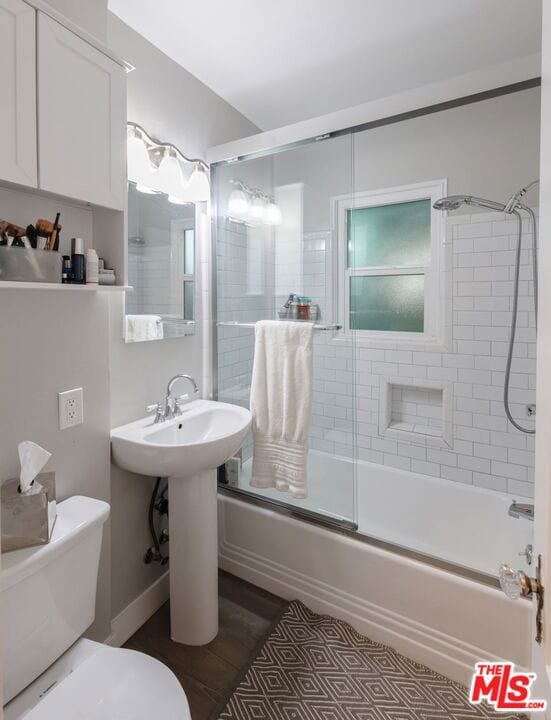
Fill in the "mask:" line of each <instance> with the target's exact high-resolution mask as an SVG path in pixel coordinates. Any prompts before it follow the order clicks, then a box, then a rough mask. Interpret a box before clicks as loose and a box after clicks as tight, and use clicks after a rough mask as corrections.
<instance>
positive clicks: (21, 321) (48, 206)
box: [0, 0, 256, 640]
mask: <svg viewBox="0 0 551 720" xmlns="http://www.w3.org/2000/svg"><path fill="white" fill-rule="evenodd" d="M53 5H54V6H55V7H56V8H57V9H59V10H60V11H61V12H67V15H68V17H70V19H71V20H73V21H74V22H76V23H78V24H79V25H81V26H82V27H83V29H85V30H87V31H88V32H90V33H92V34H95V35H97V36H100V37H101V36H102V35H105V31H102V27H104V28H105V27H106V26H107V9H106V2H105V1H104V0H94V1H93V2H88V1H86V2H78V3H74V2H72V1H71V2H69V0H54V3H53ZM109 43H110V45H111V46H112V49H113V50H114V51H115V52H116V53H118V54H119V55H121V56H122V57H124V58H125V59H127V60H128V61H130V62H131V63H132V64H133V65H135V66H136V70H135V71H134V72H133V73H131V74H130V75H129V76H128V99H129V102H128V107H129V117H131V119H133V120H135V121H137V122H139V123H140V124H143V125H144V127H146V128H147V129H148V130H149V131H150V132H151V133H152V134H154V135H158V136H159V137H160V138H162V139H166V140H170V141H172V142H174V143H175V144H177V145H179V146H180V147H181V149H182V150H183V151H184V152H186V153H189V154H190V155H191V156H205V154H206V148H207V147H208V146H210V145H213V144H216V143H220V142H225V141H227V140H231V139H235V138H237V137H241V136H244V135H249V134H251V133H253V132H255V130H256V128H255V127H254V126H253V125H251V123H250V122H249V121H247V120H246V119H245V118H243V117H242V116H241V115H240V114H239V113H238V112H236V111H235V110H234V109H233V108H231V107H230V106H229V105H228V104H227V103H225V102H224V101H222V100H221V99H220V98H219V97H217V96H216V95H215V94H214V93H213V92H211V91H210V90H209V89H208V88H206V87H205V86H204V85H202V84H201V83H200V82H198V81H197V80H196V79H195V78H194V77H192V76H191V75H189V73H187V72H186V71H185V70H183V69H182V68H181V67H180V66H178V65H176V64H175V63H173V62H172V61H170V60H169V59H168V58H167V57H165V56H164V55H163V54H162V53H160V52H159V51H157V50H156V49H155V48H154V47H153V46H151V45H150V44H149V43H147V42H146V41H145V40H143V39H142V38H141V37H140V36H138V35H137V34H136V33H134V32H133V31H132V30H130V29H128V28H127V27H126V26H124V25H123V23H121V22H120V21H118V20H117V19H116V18H110V22H109ZM58 209H60V210H61V221H62V223H63V233H62V242H63V243H67V242H68V240H69V238H70V237H71V236H74V235H80V236H82V237H84V238H85V240H88V239H90V238H91V237H92V233H93V212H91V211H90V209H87V208H85V207H83V206H79V205H78V204H75V203H66V202H60V201H59V200H56V199H55V198H52V197H49V198H46V197H41V196H39V195H37V194H36V193H20V192H15V191H14V190H13V189H6V188H2V189H0V218H2V219H9V220H11V221H13V222H17V223H19V224H22V225H27V224H28V223H29V222H34V221H35V220H36V219H37V218H39V217H50V218H53V217H54V216H55V212H56V210H58ZM66 247H67V245H65V246H64V249H65V248H66ZM0 292H1V302H2V320H1V322H0V347H1V352H0V378H1V379H0V405H1V407H2V415H1V418H2V419H1V426H0V457H1V458H2V468H1V478H0V480H3V479H5V478H9V477H13V476H14V475H16V473H17V472H18V459H17V443H18V442H20V441H21V440H24V439H30V440H34V441H36V442H38V443H40V444H42V445H44V446H45V447H46V448H47V449H48V450H50V451H51V452H52V453H53V458H52V460H51V461H50V464H49V467H50V468H51V469H54V470H56V473H57V489H58V497H59V499H64V498H65V497H67V496H69V495H72V494H75V493H79V494H82V495H90V496H93V497H98V498H101V499H103V500H106V501H108V502H111V504H112V511H111V521H110V526H111V528H112V531H113V543H112V545H111V541H110V535H109V533H110V529H109V526H106V529H105V536H104V537H105V540H104V544H103V555H102V560H101V566H100V578H99V588H98V600H97V611H96V622H95V624H94V627H93V628H92V630H91V631H90V635H91V636H92V637H94V638H96V639H100V640H103V639H105V638H106V637H107V635H108V634H109V632H110V620H111V618H112V617H113V616H114V615H116V614H117V613H118V612H119V611H120V610H121V609H122V608H124V607H125V606H126V605H127V604H128V603H129V602H131V601H132V600H133V599H134V598H135V597H136V596H137V595H139V594H140V593H141V592H142V591H143V590H144V589H145V588H146V587H147V586H148V585H149V584H150V583H151V582H153V580H154V579H155V578H156V577H157V576H158V574H159V572H158V568H156V567H151V566H147V567H146V566H144V565H143V563H142V555H143V552H144V550H145V548H146V547H147V546H148V545H149V544H150V541H149V537H148V532H147V504H148V499H149V493H150V490H151V485H152V482H151V481H150V480H148V479H146V478H142V477H135V476H132V475H129V474H126V473H122V472H121V471H118V470H117V469H116V468H111V466H110V441H109V432H110V429H111V427H114V426H115V425H117V424H121V423H124V422H126V421H128V420H131V419H135V418H138V417H140V416H142V415H143V412H144V406H145V404H146V403H148V402H151V401H152V400H156V399H158V398H159V397H160V395H161V393H162V390H163V388H164V387H165V385H166V382H167V380H168V379H169V378H170V377H171V376H172V375H173V374H175V373H176V372H178V371H182V370H185V371H188V372H191V374H193V375H195V376H196V377H197V378H201V373H202V368H201V360H202V358H201V347H202V346H201V336H200V334H198V335H197V336H195V337H193V338H187V339H178V340H167V341H164V342H152V343H138V344H134V345H128V346H127V345H125V344H124V343H123V341H122V320H123V299H122V297H121V296H120V295H119V294H118V293H113V294H112V295H111V296H110V298H109V299H108V298H107V294H102V293H101V292H100V293H98V294H93V293H86V294H82V295H78V294H77V292H76V291H75V292H74V293H66V292H63V291H37V290H32V291H25V290H4V289H2V290H0ZM74 387H83V389H84V405H85V407H84V417H85V421H84V424H83V425H82V426H79V427H77V428H73V429H70V430H66V431H63V432H60V431H59V430H58V417H57V413H58V409H57V393H58V392H60V391H63V390H68V389H71V388H74ZM111 470H112V474H111ZM111 490H112V491H113V492H111ZM111 579H112V580H113V589H112V592H111Z"/></svg>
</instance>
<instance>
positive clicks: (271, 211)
mask: <svg viewBox="0 0 551 720" xmlns="http://www.w3.org/2000/svg"><path fill="white" fill-rule="evenodd" d="M262 220H263V222H264V224H265V225H281V223H282V222H283V218H282V216H281V210H280V209H279V206H278V205H276V203H275V202H273V201H272V202H270V203H268V204H267V205H266V207H265V209H264V215H263V217H262Z"/></svg>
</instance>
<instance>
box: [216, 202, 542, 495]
mask: <svg viewBox="0 0 551 720" xmlns="http://www.w3.org/2000/svg"><path fill="white" fill-rule="evenodd" d="M261 233H264V234H263V235H262V236H260V234H261ZM446 235H447V241H448V243H450V247H449V251H450V263H451V267H450V273H449V275H448V277H449V279H448V280H447V282H448V283H451V287H450V288H449V290H450V292H449V293H448V301H447V302H448V305H449V307H448V308H447V311H448V315H449V316H450V318H451V324H452V332H451V338H450V344H449V350H447V351H446V352H442V351H436V350H434V349H430V348H423V347H422V346H418V347H415V348H412V347H409V348H404V347H400V346H399V345H397V344H392V343H388V345H387V344H381V343H380V342H377V344H374V343H369V342H368V341H366V340H362V339H360V337H359V336H358V337H357V338H356V340H355V342H347V341H344V340H342V339H341V338H339V336H338V335H333V334H328V333H321V332H320V333H316V336H315V350H314V403H313V414H312V424H311V432H310V446H311V447H312V448H314V449H317V450H322V451H324V452H328V453H332V454H336V455H342V456H344V457H357V458H358V460H360V461H363V460H365V461H369V462H374V463H379V464H384V465H388V466H392V467H397V468H400V469H403V470H409V471H412V472H418V473H423V474H427V475H431V476H435V477H442V478H445V479H448V480H454V481H457V482H463V483H468V484H473V485H477V486H480V487H485V488H488V489H490V490H497V491H507V492H510V493H512V494H515V495H519V496H526V497H531V496H532V495H533V473H534V441H533V436H530V435H525V434H523V433H520V432H519V431H518V430H516V429H515V428H513V427H512V426H511V424H510V423H508V421H507V419H506V417H505V412H504V409H503V402H502V398H503V382H504V373H505V361H506V353H507V345H508V336H509V326H510V318H511V308H512V298H513V277H514V256H515V247H516V223H515V221H514V219H512V218H510V217H509V216H506V215H504V214H500V213H476V214H473V215H460V216H450V217H449V218H448V221H447V232H446ZM301 242H302V244H303V248H302V274H301V276H300V277H301V279H302V286H301V287H296V284H297V275H296V273H293V274H290V275H289V278H290V282H291V281H292V282H293V286H292V287H291V286H289V288H288V292H297V293H300V294H307V295H309V296H310V297H312V299H313V301H314V302H316V303H317V304H318V305H319V307H320V310H321V314H322V318H323V320H325V321H328V322H329V321H332V320H334V319H335V318H334V317H333V316H332V308H330V307H328V304H330V303H329V301H328V298H329V288H330V287H331V283H332V275H331V270H332V267H331V266H332V253H331V232H329V231H324V232H316V233H310V234H305V235H304V236H303V239H302V241H301ZM252 243H256V246H255V252H256V255H255V258H256V260H255V262H256V263H257V267H256V270H254V267H251V262H250V254H251V253H250V248H251V244H252ZM258 244H261V245H262V257H261V259H260V260H259V256H258ZM530 246H531V236H530V233H529V231H528V224H527V223H526V224H525V232H524V236H523V248H524V249H523V251H522V256H521V261H522V262H521V275H520V293H519V316H518V329H517V340H516V345H515V355H514V361H513V371H512V374H511V390H510V401H511V409H512V412H513V416H514V417H515V418H516V419H517V420H518V421H519V422H521V424H523V425H525V426H528V427H533V425H534V423H533V421H532V420H530V419H529V418H527V417H526V405H527V404H528V403H534V402H535V366H536V359H535V358H536V342H535V340H536V337H535V318H534V313H533V304H532V303H533V283H532V266H531V252H530ZM248 257H249V261H248ZM278 257H281V253H280V252H279V253H276V252H275V251H274V239H273V238H272V237H271V234H270V232H269V231H266V230H264V231H261V230H260V229H257V228H248V227H246V226H244V225H237V224H235V223H224V225H223V226H221V227H220V228H219V232H218V242H217V273H218V275H217V304H218V319H219V320H242V321H249V322H250V321H254V320H258V319H262V318H275V317H276V316H277V308H278V307H279V306H280V305H281V304H282V302H284V300H285V297H286V295H284V294H281V295H276V294H275V293H276V287H277V291H278V292H281V291H282V289H283V288H282V284H281V273H279V275H277V276H278V278H279V279H278V282H277V286H276V283H275V280H274V278H275V277H276V274H277V273H276V271H275V264H276V260H277V258H278ZM258 264H260V265H261V266H262V267H261V270H260V272H261V275H262V281H261V288H260V286H259V284H258V282H256V281H255V282H254V283H253V284H252V285H253V287H254V288H255V289H256V294H251V293H247V287H250V286H251V282H250V279H249V281H247V273H248V272H249V273H250V272H252V271H255V272H258V271H259V270H258ZM247 282H248V284H247ZM259 288H260V289H259ZM253 352H254V333H253V332H252V331H251V330H240V329H237V328H219V330H218V346H217V359H218V393H219V397H220V399H221V400H226V401H228V402H237V403H240V404H244V405H247V404H248V399H249V388H250V379H251V371H252V361H253ZM381 377H383V378H389V377H392V378H396V377H403V378H405V379H409V380H412V379H416V378H417V379H419V380H438V381H441V382H447V383H451V385H452V398H453V445H452V446H451V447H449V448H448V447H446V448H441V447H436V446H431V444H430V438H429V439H426V440H425V442H424V444H417V443H415V442H410V441H399V440H395V439H389V438H386V437H385V438H383V437H381V435H380V434H379V422H378V418H379V402H380V401H381V399H380V390H379V388H380V382H381ZM431 401H434V402H436V400H435V398H432V399H431ZM429 406H430V403H429ZM426 407H427V404H426V403H424V402H421V401H419V404H418V405H417V406H416V403H415V402H408V403H407V415H408V419H409V420H410V421H411V422H413V421H414V419H415V417H419V418H423V417H424V415H423V413H424V409H423V408H426ZM250 452H251V446H250V441H249V443H248V444H247V446H246V448H245V454H246V455H250Z"/></svg>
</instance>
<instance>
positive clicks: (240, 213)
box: [228, 188, 251, 218]
mask: <svg viewBox="0 0 551 720" xmlns="http://www.w3.org/2000/svg"><path fill="white" fill-rule="evenodd" d="M250 207H251V203H250V200H249V198H248V196H247V193H246V192H245V191H244V190H241V188H236V189H235V190H232V191H231V194H230V199H229V200H228V214H229V215H231V216H232V217H238V218H240V217H245V216H247V215H248V214H249V209H250Z"/></svg>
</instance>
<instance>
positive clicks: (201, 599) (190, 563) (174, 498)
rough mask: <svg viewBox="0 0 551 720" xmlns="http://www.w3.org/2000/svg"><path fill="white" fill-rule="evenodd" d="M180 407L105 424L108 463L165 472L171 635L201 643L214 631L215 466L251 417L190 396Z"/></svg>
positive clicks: (241, 410)
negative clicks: (157, 417) (162, 416)
mask: <svg viewBox="0 0 551 720" xmlns="http://www.w3.org/2000/svg"><path fill="white" fill-rule="evenodd" d="M181 410H182V414H181V415H179V416H178V417H174V418H172V419H170V420H165V421H163V422H160V423H154V422H153V420H152V419H151V417H147V418H143V419H141V420H137V421H136V422H132V423H129V424H128V425H123V426H121V427H118V428H116V429H115V430H112V431H111V447H112V452H113V460H114V462H115V463H116V464H117V465H118V466H119V467H121V468H123V469H124V470H129V471H130V472H134V473H138V474H140V475H151V476H153V477H167V478H168V507H169V510H168V513H169V517H168V521H169V533H170V623H171V633H170V634H171V637H172V639H173V640H175V641H176V642H181V643H185V644H186V645H205V644H206V643H208V642H210V641H211V640H212V639H213V638H214V637H216V635H217V633H218V520H217V498H216V489H217V478H216V468H217V467H218V466H219V465H222V464H223V463H224V462H226V460H228V459H229V458H230V457H231V456H232V455H233V454H234V453H235V452H236V451H237V450H238V449H239V448H240V447H241V444H242V443H243V440H244V439H245V436H246V434H247V431H248V429H249V427H250V424H251V414H250V412H249V411H248V410H246V409H245V408H242V407H239V406H237V405H229V404H227V403H219V402H211V401H208V400H195V401H193V402H190V403H188V404H187V405H184V406H183V407H182V408H181Z"/></svg>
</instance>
